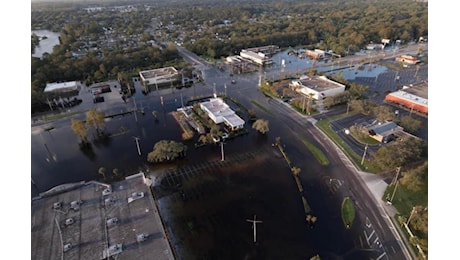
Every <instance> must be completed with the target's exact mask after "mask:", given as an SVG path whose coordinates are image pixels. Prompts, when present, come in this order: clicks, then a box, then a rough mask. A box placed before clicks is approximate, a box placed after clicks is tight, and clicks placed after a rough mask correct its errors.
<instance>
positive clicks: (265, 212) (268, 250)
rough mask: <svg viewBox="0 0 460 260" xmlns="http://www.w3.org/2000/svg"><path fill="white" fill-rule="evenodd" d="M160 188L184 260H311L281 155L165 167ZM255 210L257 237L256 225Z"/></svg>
mask: <svg viewBox="0 0 460 260" xmlns="http://www.w3.org/2000/svg"><path fill="white" fill-rule="evenodd" d="M157 182H159V183H160V184H159V185H157V186H156V187H155V189H154V190H155V195H156V197H157V199H158V200H159V205H160V210H161V212H162V214H163V215H164V219H165V220H166V225H167V229H168V231H169V233H170V234H173V233H174V238H173V241H174V244H173V247H174V248H175V250H176V251H177V252H178V254H179V256H178V258H179V259H308V258H309V257H311V256H313V255H315V254H316V252H317V250H316V249H315V248H313V246H312V244H311V243H309V241H308V235H307V234H308V232H309V230H310V227H309V226H308V225H307V224H306V222H305V218H304V215H305V214H304V212H303V206H302V201H301V197H300V196H299V192H298V190H297V187H296V184H295V181H294V178H293V176H292V174H291V171H290V169H289V167H288V166H287V164H286V162H285V161H284V159H283V158H282V156H281V154H280V153H279V152H278V151H277V150H276V149H275V148H273V147H272V146H271V145H269V144H268V145H265V146H263V147H261V148H260V149H258V150H255V151H252V152H246V153H240V154H234V155H232V156H229V157H228V158H227V159H226V160H225V161H221V160H215V161H209V162H203V163H199V164H194V165H188V166H184V167H179V168H177V169H170V170H167V171H164V172H162V173H161V174H159V175H158V177H157ZM254 215H256V216H257V219H258V220H261V221H263V222H262V223H259V224H257V239H256V243H254V236H253V230H252V223H251V222H248V221H247V219H253V216H254Z"/></svg>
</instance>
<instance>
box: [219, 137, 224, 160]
mask: <svg viewBox="0 0 460 260" xmlns="http://www.w3.org/2000/svg"><path fill="white" fill-rule="evenodd" d="M220 153H221V154H222V161H224V160H225V156H224V141H223V140H222V141H221V142H220Z"/></svg>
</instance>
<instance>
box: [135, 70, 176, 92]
mask: <svg viewBox="0 0 460 260" xmlns="http://www.w3.org/2000/svg"><path fill="white" fill-rule="evenodd" d="M139 76H140V78H141V82H142V83H143V85H144V87H146V88H147V87H150V86H156V87H158V86H165V85H168V84H169V85H170V84H173V83H175V82H179V81H180V79H181V77H180V75H179V72H178V71H177V70H176V69H175V68H174V67H164V68H159V69H153V70H144V71H141V72H139Z"/></svg>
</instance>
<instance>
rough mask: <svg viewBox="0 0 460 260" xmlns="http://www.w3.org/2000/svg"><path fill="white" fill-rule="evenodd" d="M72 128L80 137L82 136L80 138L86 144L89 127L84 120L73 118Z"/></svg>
mask: <svg viewBox="0 0 460 260" xmlns="http://www.w3.org/2000/svg"><path fill="white" fill-rule="evenodd" d="M70 128H72V131H73V132H74V133H75V134H76V135H77V136H78V137H80V140H81V142H82V144H85V143H86V133H87V131H88V129H87V128H86V126H85V124H84V123H83V121H81V120H78V119H74V118H72V120H71V124H70Z"/></svg>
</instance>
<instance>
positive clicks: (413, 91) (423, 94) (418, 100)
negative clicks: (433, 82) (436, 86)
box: [385, 82, 428, 115]
mask: <svg viewBox="0 0 460 260" xmlns="http://www.w3.org/2000/svg"><path fill="white" fill-rule="evenodd" d="M385 102H389V103H393V104H397V105H400V106H403V107H405V108H407V109H410V110H411V111H416V112H420V113H423V114H426V115H428V82H420V83H417V84H411V85H409V86H403V88H402V89H401V90H398V91H395V92H392V93H389V94H388V95H386V96H385Z"/></svg>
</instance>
